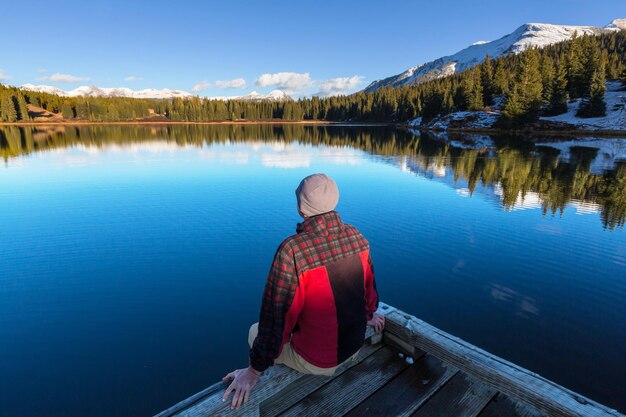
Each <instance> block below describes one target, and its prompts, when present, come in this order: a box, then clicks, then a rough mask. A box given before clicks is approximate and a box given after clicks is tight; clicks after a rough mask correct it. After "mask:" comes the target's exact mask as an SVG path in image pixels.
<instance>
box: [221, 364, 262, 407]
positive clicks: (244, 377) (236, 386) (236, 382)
mask: <svg viewBox="0 0 626 417" xmlns="http://www.w3.org/2000/svg"><path fill="white" fill-rule="evenodd" d="M260 376H261V373H260V372H259V371H257V370H255V369H254V368H252V367H251V366H249V367H247V368H245V369H236V370H234V371H232V372H231V373H229V374H228V375H226V376H225V377H224V378H222V380H223V381H224V382H228V381H230V380H231V379H232V380H233V382H232V383H231V384H230V385H229V386H228V388H227V389H226V392H225V393H224V398H223V399H222V401H226V400H227V399H228V396H229V395H230V393H231V392H234V393H235V395H233V402H232V403H231V404H230V408H231V409H234V408H239V407H240V406H241V405H242V404H245V403H246V402H247V401H248V396H249V395H250V391H252V388H253V387H254V386H255V385H256V383H257V381H258V380H259V377H260Z"/></svg>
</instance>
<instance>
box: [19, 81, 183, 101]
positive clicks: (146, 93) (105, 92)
mask: <svg viewBox="0 0 626 417" xmlns="http://www.w3.org/2000/svg"><path fill="white" fill-rule="evenodd" d="M22 88H23V89H25V90H30V91H38V92H40V93H49V94H57V95H59V96H63V97H80V96H82V97H129V98H173V97H191V96H192V94H191V93H188V92H186V91H182V90H170V89H168V88H164V89H162V90H157V89H155V88H147V89H145V90H131V89H130V88H124V87H119V88H104V87H96V86H86V85H85V86H81V87H78V88H75V89H73V90H69V91H66V90H62V89H60V88H58V87H53V86H51V85H33V84H24V85H23V86H22Z"/></svg>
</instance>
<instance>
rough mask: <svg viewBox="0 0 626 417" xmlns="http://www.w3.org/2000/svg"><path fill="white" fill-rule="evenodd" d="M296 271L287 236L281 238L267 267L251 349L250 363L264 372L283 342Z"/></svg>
mask: <svg viewBox="0 0 626 417" xmlns="http://www.w3.org/2000/svg"><path fill="white" fill-rule="evenodd" d="M297 288H298V274H297V271H296V266H295V260H294V253H293V250H292V249H291V244H290V243H289V240H286V241H285V242H283V243H282V244H281V245H280V247H279V248H278V250H277V251H276V255H275V256H274V261H273V262H272V266H271V268H270V272H269V276H268V278H267V283H266V284H265V290H264V291H263V301H262V303H261V313H260V317H259V334H258V335H257V337H256V339H255V340H254V344H253V345H252V348H251V349H250V366H252V367H253V368H254V369H256V370H257V371H259V372H263V371H264V370H266V369H267V368H268V367H270V366H272V365H273V364H274V359H276V358H277V357H278V355H279V354H280V349H281V347H282V345H283V331H284V328H285V317H286V314H287V311H288V310H289V307H290V306H291V303H292V301H293V298H294V296H295V293H296V290H297Z"/></svg>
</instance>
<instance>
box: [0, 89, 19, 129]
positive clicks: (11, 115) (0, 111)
mask: <svg viewBox="0 0 626 417" xmlns="http://www.w3.org/2000/svg"><path fill="white" fill-rule="evenodd" d="M0 117H1V119H2V121H3V122H8V123H12V122H15V121H17V112H16V110H15V104H14V103H13V96H12V95H10V94H3V96H2V99H1V101H0Z"/></svg>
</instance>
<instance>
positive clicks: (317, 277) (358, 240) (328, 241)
mask: <svg viewBox="0 0 626 417" xmlns="http://www.w3.org/2000/svg"><path fill="white" fill-rule="evenodd" d="M300 229H301V230H300V231H299V233H298V234H296V235H293V236H291V237H289V238H287V239H286V240H285V241H284V242H283V244H282V245H281V246H280V248H279V251H285V257H287V256H289V257H292V258H293V260H294V265H295V275H296V276H298V277H299V282H298V287H297V288H296V291H295V293H294V297H293V300H294V301H293V302H292V304H291V305H290V307H289V309H288V310H287V315H286V326H285V329H284V332H283V343H286V342H288V341H289V338H288V337H289V334H288V333H287V331H288V332H289V333H291V331H293V338H292V339H291V346H292V348H293V349H294V350H295V351H296V352H297V353H298V354H299V355H301V356H302V357H303V358H304V359H306V360H307V361H308V362H310V363H312V364H313V365H316V366H319V367H332V366H336V365H337V364H339V363H341V362H343V361H344V360H346V359H347V358H349V357H350V356H352V355H353V354H354V353H355V352H356V351H357V350H358V349H359V348H360V347H361V345H362V343H363V338H364V335H365V326H366V322H367V319H368V317H367V315H368V313H369V314H371V313H373V312H374V311H375V310H376V305H377V301H378V297H377V295H376V290H375V284H374V274H373V268H372V266H371V262H370V257H369V243H368V242H367V240H365V238H364V237H363V236H362V235H361V233H359V231H358V230H357V229H356V228H354V227H353V226H351V225H348V224H344V223H343V222H342V221H341V218H340V217H339V215H338V214H337V213H336V212H335V211H331V212H328V213H325V214H322V215H319V216H315V217H311V218H307V219H306V220H305V221H304V222H303V223H302V224H301V225H300ZM282 267H283V266H282V265H280V268H282ZM294 321H295V323H294ZM292 323H293V326H291V324H292Z"/></svg>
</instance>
